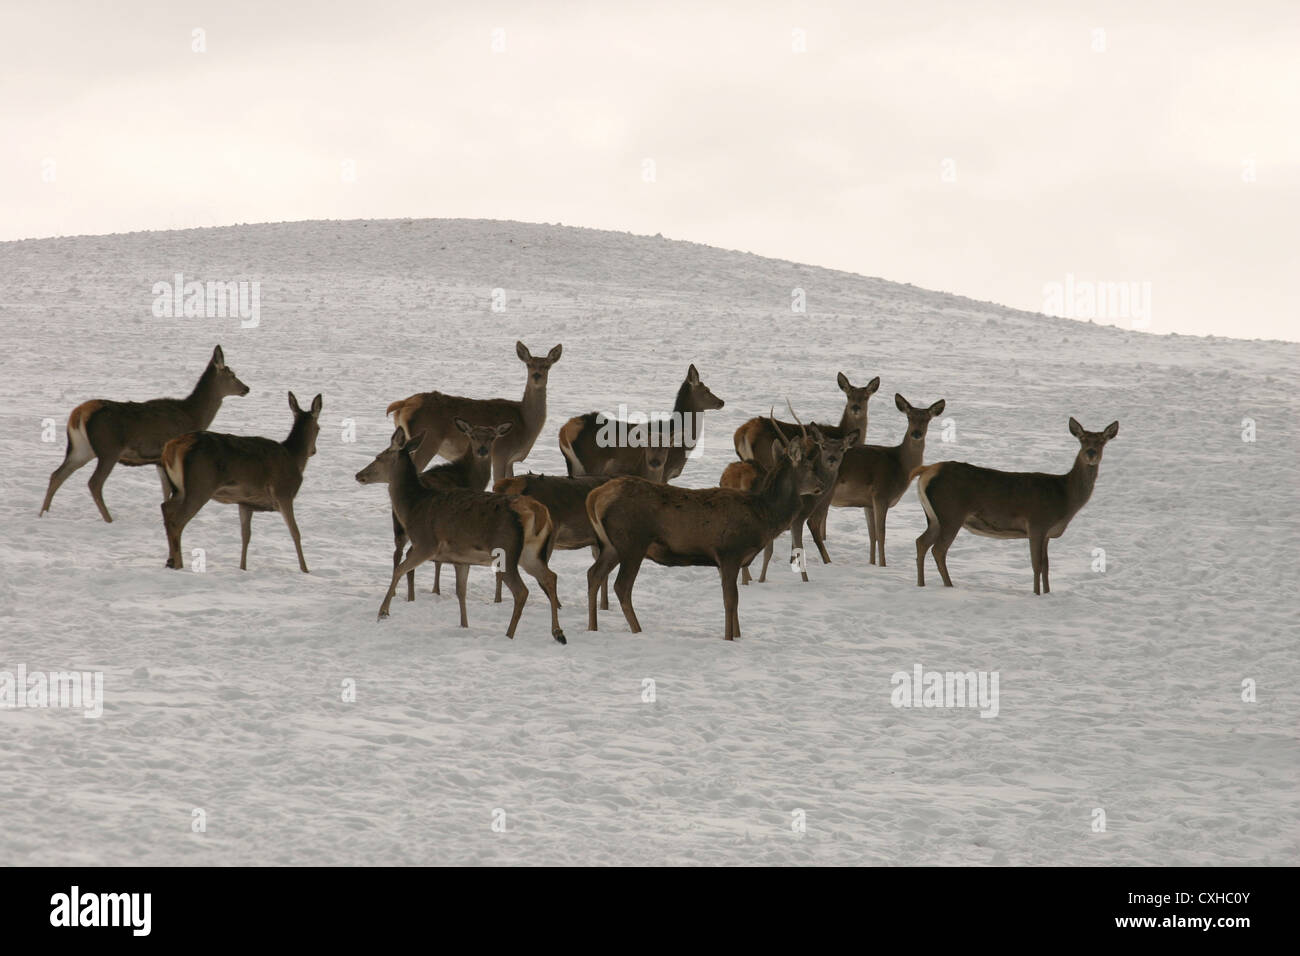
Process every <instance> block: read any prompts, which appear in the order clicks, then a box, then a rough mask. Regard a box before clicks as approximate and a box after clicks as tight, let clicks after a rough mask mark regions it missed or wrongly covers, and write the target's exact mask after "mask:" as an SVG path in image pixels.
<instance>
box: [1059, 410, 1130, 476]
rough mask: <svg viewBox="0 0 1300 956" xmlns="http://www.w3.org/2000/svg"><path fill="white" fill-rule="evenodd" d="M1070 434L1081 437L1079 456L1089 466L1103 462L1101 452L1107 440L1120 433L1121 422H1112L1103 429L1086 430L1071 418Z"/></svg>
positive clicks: (1093, 466)
mask: <svg viewBox="0 0 1300 956" xmlns="http://www.w3.org/2000/svg"><path fill="white" fill-rule="evenodd" d="M1070 434H1071V435H1073V436H1074V437H1075V438H1077V439H1079V457H1080V458H1082V459H1083V463H1084V464H1085V465H1087V466H1088V467H1089V468H1096V467H1097V466H1098V465H1100V464H1101V452H1102V449H1103V448H1105V447H1106V442H1108V441H1110V440H1111V439H1112V438H1114V437H1115V436H1116V435H1118V434H1119V422H1111V423H1110V424H1109V425H1107V426H1106V428H1105V429H1104V430H1103V431H1099V432H1090V431H1085V430H1084V428H1083V426H1082V425H1080V424H1079V423H1078V422H1077V421H1075V420H1074V418H1071V419H1070Z"/></svg>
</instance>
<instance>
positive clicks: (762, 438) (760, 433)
mask: <svg viewBox="0 0 1300 956" xmlns="http://www.w3.org/2000/svg"><path fill="white" fill-rule="evenodd" d="M835 381H836V383H837V384H838V385H839V387H840V391H842V392H843V393H844V412H843V413H842V414H841V415H840V423H839V424H838V425H821V424H818V426H817V427H818V428H819V429H820V430H821V433H822V435H823V436H825V437H826V438H829V439H832V440H843V439H844V437H845V435H847V434H848V433H849V432H850V431H856V432H857V438H856V439H855V440H853V441H851V442H845V446H846V447H849V448H852V447H854V446H856V445H861V444H862V443H863V442H864V441H866V438H867V402H868V401H869V400H870V398H871V396H872V395H874V394H876V391H877V390H878V389H879V388H880V376H879V375H877V376H876V377H875V378H873V379H872V380H871V381H870V382H868V383H867V384H866V385H863V386H862V387H861V388H858V387H857V386H855V385H854V384H853V383H852V382H850V381H849V377H848V376H847V375H845V374H844V373H843V372H840V373H839V374H838V375H836V377H835ZM811 424H817V423H816V422H813V423H811ZM781 427H782V428H784V429H785V430H786V431H787V432H788V431H793V430H794V427H795V426H794V425H791V424H789V423H788V422H781ZM776 437H777V436H776V431H775V429H774V428H773V427H772V425H771V424H769V419H767V418H763V417H761V416H760V417H758V418H751V419H750V420H749V421H747V422H745V424H743V425H741V426H740V427H739V428H737V429H736V434H735V435H734V436H733V438H732V441H733V443H734V444H735V446H736V457H737V458H739V459H740V460H741V461H756V462H758V464H759V467H761V468H764V469H766V468H771V467H772V464H773V461H774V459H773V456H772V453H771V447H772V441H773V440H774V439H775V438H776ZM823 560H825V561H827V562H829V560H830V559H829V558H824V559H823Z"/></svg>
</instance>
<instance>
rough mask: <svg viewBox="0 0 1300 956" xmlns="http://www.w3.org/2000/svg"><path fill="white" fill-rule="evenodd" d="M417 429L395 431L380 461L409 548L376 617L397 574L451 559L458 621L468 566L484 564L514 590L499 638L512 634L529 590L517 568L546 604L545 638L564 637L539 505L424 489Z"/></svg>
mask: <svg viewBox="0 0 1300 956" xmlns="http://www.w3.org/2000/svg"><path fill="white" fill-rule="evenodd" d="M424 440H425V438H424V435H423V434H419V435H416V436H415V437H414V438H411V439H407V438H406V436H405V433H404V432H403V431H402V430H401V429H398V430H397V431H395V432H394V433H393V438H392V441H391V442H390V443H389V447H390V449H391V450H392V451H393V452H394V454H393V455H391V456H389V457H388V458H387V459H385V464H386V465H387V469H388V498H389V502H390V503H391V505H392V509H393V513H394V514H395V515H397V520H398V521H400V522H401V523H402V527H403V528H405V529H406V534H407V536H408V538H409V539H410V542H411V548H410V550H409V551H408V552H407V554H406V557H405V558H404V559H403V560H402V562H401V564H399V565H398V566H397V567H395V568H393V579H392V582H391V583H390V584H389V586H388V591H387V592H386V593H385V594H384V601H383V603H382V604H381V605H380V606H379V620H381V621H382V620H384V619H385V618H387V617H388V609H389V605H390V604H391V603H392V600H393V596H394V595H395V594H396V593H397V582H398V581H400V580H401V579H402V575H404V574H406V573H407V572H409V571H413V570H415V568H417V567H419V566H420V565H421V564H423V563H424V562H425V561H431V560H438V561H447V562H451V563H452V564H454V565H455V567H456V597H457V599H458V601H459V604H460V626H461V627H469V620H468V617H467V616H466V612H465V593H466V585H467V582H468V580H469V567H470V565H472V564H478V565H491V566H492V567H494V568H495V569H496V571H497V573H498V574H500V575H501V576H502V577H503V578H504V579H505V582H506V586H507V587H508V588H510V593H511V594H512V595H513V596H514V599H515V607H514V613H513V614H512V615H511V617H510V626H509V627H508V628H507V629H506V637H508V638H510V639H511V640H513V639H514V636H515V629H516V627H517V626H518V624H519V617H520V615H521V614H523V610H524V602H525V601H526V600H527V599H528V588H527V587H526V586H525V585H524V582H523V579H522V578H521V577H520V576H519V569H520V568H521V567H522V568H523V569H524V570H525V571H527V572H528V573H529V574H530V575H532V576H533V577H534V578H535V579H536V580H537V582H538V583H539V584H541V586H542V590H543V591H544V592H545V593H546V596H547V598H549V599H550V602H551V636H552V637H553V638H554V639H555V640H556V642H557V643H560V644H564V643H567V642H566V640H565V637H564V631H563V630H561V628H560V618H559V606H560V603H559V596H558V594H557V593H556V581H555V572H554V571H552V570H551V569H550V567H549V565H548V564H547V561H548V560H549V559H550V555H551V551H552V549H553V548H554V537H555V526H554V524H553V522H552V521H551V515H550V513H549V512H548V511H547V510H546V506H545V505H543V504H542V503H541V502H539V501H537V500H535V499H533V498H530V497H528V496H527V495H494V494H491V493H489V492H483V491H469V490H468V489H462V488H450V489H442V488H436V487H435V488H426V487H425V486H424V484H423V483H422V482H421V481H420V470H419V468H418V467H417V466H416V464H415V462H416V460H417V455H418V452H419V449H420V445H421V443H422V442H423V441H424Z"/></svg>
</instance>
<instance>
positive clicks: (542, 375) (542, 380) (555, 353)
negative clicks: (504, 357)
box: [515, 342, 564, 388]
mask: <svg viewBox="0 0 1300 956" xmlns="http://www.w3.org/2000/svg"><path fill="white" fill-rule="evenodd" d="M563 351H564V346H563V345H557V346H556V347H555V348H553V349H551V350H550V351H549V352H547V353H546V357H545V358H533V354H532V353H531V352H529V351H528V346H526V345H524V343H523V342H516V343H515V354H516V355H518V356H519V361H521V362H523V363H524V364H525V365H527V366H528V385H529V387H530V388H545V387H546V379H547V377H548V376H549V375H550V373H551V366H552V365H554V364H555V363H556V362H558V361H559V360H560V353H561V352H563Z"/></svg>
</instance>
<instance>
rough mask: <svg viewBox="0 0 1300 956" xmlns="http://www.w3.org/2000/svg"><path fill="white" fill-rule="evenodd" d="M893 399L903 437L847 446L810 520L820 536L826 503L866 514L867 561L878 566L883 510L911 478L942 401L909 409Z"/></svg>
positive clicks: (882, 541)
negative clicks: (902, 418)
mask: <svg viewBox="0 0 1300 956" xmlns="http://www.w3.org/2000/svg"><path fill="white" fill-rule="evenodd" d="M894 404H895V405H897V406H898V410H899V411H900V412H902V413H903V414H904V415H906V416H907V431H906V432H904V433H903V440H902V441H900V442H899V443H898V444H897V445H861V446H859V447H858V448H850V449H849V450H848V451H846V452H845V453H844V461H843V462H842V463H841V464H840V474H839V478H838V480H837V481H836V482H835V488H834V490H833V491H832V493H831V494H830V495H829V496H827V498H826V499H825V500H824V501H823V502H822V504H821V506H820V508H819V510H818V512H817V514H816V515H814V516H813V517H812V519H810V524H812V525H813V526H819V527H820V528H821V534H822V536H823V537H824V536H825V534H826V513H827V512H828V511H829V510H830V507H831V505H834V506H835V507H837V508H861V509H862V511H863V513H864V514H865V515H866V517H867V533H868V534H869V535H870V538H871V546H870V547H871V563H872V564H877V563H879V565H880V566H881V567H882V568H883V567H885V515H886V514H888V513H889V509H890V508H892V507H894V505H896V504H898V502H899V499H901V498H902V497H903V492H905V491H906V490H907V486H908V485H909V484H911V482H912V472H914V471H915V470H916V469H917V468H919V467H920V466H921V462H922V460H923V456H924V455H925V433H926V432H927V431H928V430H929V428H930V421H931V420H932V419H934V418H936V417H937V416H939V415H942V414H943V409H944V406H945V405H946V402H944V400H943V399H939V401H937V402H935V403H934V404H933V405H931V406H930V407H929V408H913V407H912V405H911V403H910V402H908V400H907V399H905V398H904V397H903V396H902V395H898V394H895V395H894ZM815 538H816V535H814V539H815ZM877 554H878V555H879V556H880V560H879V562H877V560H876V556H877Z"/></svg>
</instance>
